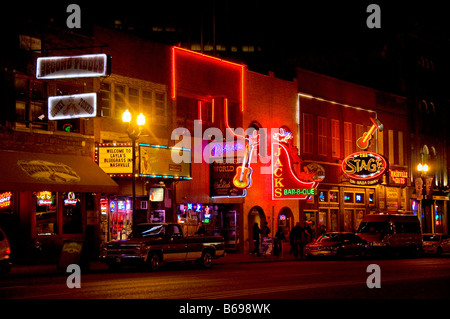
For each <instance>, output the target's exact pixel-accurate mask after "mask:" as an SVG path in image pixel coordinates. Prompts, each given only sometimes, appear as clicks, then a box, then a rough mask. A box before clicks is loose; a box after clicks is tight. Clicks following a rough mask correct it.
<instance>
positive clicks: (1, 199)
mask: <svg viewBox="0 0 450 319" xmlns="http://www.w3.org/2000/svg"><path fill="white" fill-rule="evenodd" d="M11 198H12V192H4V193H0V208H6V207H9V206H11Z"/></svg>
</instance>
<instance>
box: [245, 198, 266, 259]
mask: <svg viewBox="0 0 450 319" xmlns="http://www.w3.org/2000/svg"><path fill="white" fill-rule="evenodd" d="M265 221H266V215H265V214H264V210H263V209H262V208H261V207H259V206H253V207H252V209H250V212H249V213H248V223H247V227H248V243H249V251H253V249H255V245H254V244H253V225H254V224H255V223H257V224H258V226H259V228H261V226H262V225H264V222H265Z"/></svg>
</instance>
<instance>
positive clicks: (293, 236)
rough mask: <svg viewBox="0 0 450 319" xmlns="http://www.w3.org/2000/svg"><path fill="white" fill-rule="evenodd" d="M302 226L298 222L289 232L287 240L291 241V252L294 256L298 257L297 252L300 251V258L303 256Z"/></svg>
mask: <svg viewBox="0 0 450 319" xmlns="http://www.w3.org/2000/svg"><path fill="white" fill-rule="evenodd" d="M304 231H305V230H304V229H303V227H301V226H300V223H297V224H296V225H295V226H294V227H293V228H292V229H291V232H290V233H289V240H290V243H291V252H290V253H291V254H292V253H293V254H294V257H295V258H298V254H299V252H300V258H303V243H302V239H303V234H304Z"/></svg>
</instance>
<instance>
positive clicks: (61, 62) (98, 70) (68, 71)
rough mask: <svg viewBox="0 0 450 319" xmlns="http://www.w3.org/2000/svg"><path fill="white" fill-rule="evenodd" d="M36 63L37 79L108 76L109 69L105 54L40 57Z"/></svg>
mask: <svg viewBox="0 0 450 319" xmlns="http://www.w3.org/2000/svg"><path fill="white" fill-rule="evenodd" d="M36 64H37V65H36V78H38V79H62V78H83V77H102V76H108V75H109V74H110V69H111V66H110V64H111V63H110V58H109V57H108V56H107V55H106V54H86V55H79V56H57V57H41V58H38V59H37V63H36Z"/></svg>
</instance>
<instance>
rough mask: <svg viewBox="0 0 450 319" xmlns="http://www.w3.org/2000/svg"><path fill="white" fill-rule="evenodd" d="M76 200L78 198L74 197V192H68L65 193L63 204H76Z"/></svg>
mask: <svg viewBox="0 0 450 319" xmlns="http://www.w3.org/2000/svg"><path fill="white" fill-rule="evenodd" d="M77 202H78V199H77V198H76V197H75V193H74V192H69V193H68V194H67V198H66V199H64V206H68V205H76V204H77Z"/></svg>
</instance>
